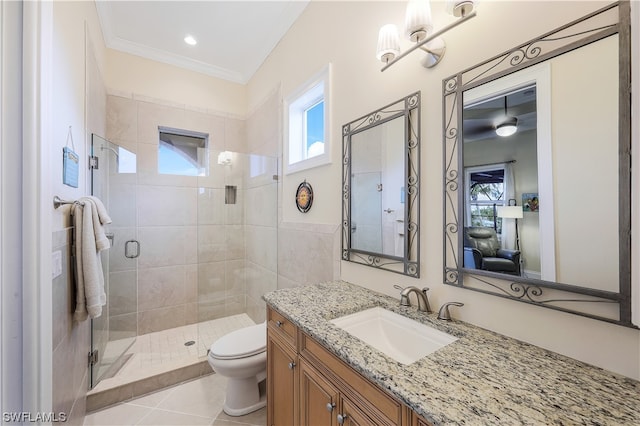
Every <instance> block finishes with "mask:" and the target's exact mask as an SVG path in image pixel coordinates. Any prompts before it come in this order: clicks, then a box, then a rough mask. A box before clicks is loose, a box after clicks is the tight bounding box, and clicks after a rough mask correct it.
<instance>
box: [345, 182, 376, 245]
mask: <svg viewBox="0 0 640 426" xmlns="http://www.w3.org/2000/svg"><path fill="white" fill-rule="evenodd" d="M380 175H381V173H380V172H368V173H355V174H354V175H353V176H352V177H351V184H352V186H353V199H352V200H351V244H352V246H353V247H357V248H358V250H363V251H369V252H374V253H382V184H381V182H380V180H381V179H380V177H381V176H380Z"/></svg>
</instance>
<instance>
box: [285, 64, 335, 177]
mask: <svg viewBox="0 0 640 426" xmlns="http://www.w3.org/2000/svg"><path fill="white" fill-rule="evenodd" d="M329 70H330V67H329V66H327V67H325V68H324V70H323V71H322V72H320V73H319V74H317V75H316V76H315V77H314V78H312V79H310V80H309V81H307V82H306V83H305V84H304V85H302V86H301V87H300V88H298V90H296V91H295V92H294V93H293V94H292V95H290V96H289V97H288V98H287V99H286V100H285V129H288V131H287V132H286V133H285V134H286V138H285V141H286V146H285V149H284V154H285V173H292V172H296V171H300V170H305V169H309V168H311V167H316V166H320V165H323V164H327V163H329V162H330V161H331V157H330V149H329V148H330V144H329V140H328V136H329V131H328V128H329V123H328V106H329Z"/></svg>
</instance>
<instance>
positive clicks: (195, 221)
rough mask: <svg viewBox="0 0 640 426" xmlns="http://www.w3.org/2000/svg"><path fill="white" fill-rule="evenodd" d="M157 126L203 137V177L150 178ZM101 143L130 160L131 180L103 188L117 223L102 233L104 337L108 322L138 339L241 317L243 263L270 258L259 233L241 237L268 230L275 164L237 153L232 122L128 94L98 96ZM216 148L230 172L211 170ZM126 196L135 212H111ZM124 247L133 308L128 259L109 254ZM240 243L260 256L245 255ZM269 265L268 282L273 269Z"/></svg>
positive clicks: (237, 122) (239, 144)
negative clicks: (103, 121)
mask: <svg viewBox="0 0 640 426" xmlns="http://www.w3.org/2000/svg"><path fill="white" fill-rule="evenodd" d="M158 126H165V127H171V128H177V129H184V130H191V131H197V132H203V133H207V134H209V175H208V176H206V177H191V176H174V175H161V174H158V172H157V162H158V160H157V151H158ZM107 139H109V140H110V141H111V142H113V143H115V144H118V145H120V146H122V147H124V148H126V149H128V150H130V151H132V152H134V153H135V154H136V155H137V157H138V158H137V164H138V169H137V176H136V178H135V179H136V182H135V183H133V184H132V183H131V182H122V184H121V185H112V188H111V190H110V198H111V199H110V200H109V204H110V206H112V207H111V208H112V209H115V210H114V214H116V215H117V214H118V213H122V219H123V220H118V221H117V222H119V223H120V224H121V226H122V229H119V228H118V224H117V222H116V218H114V224H113V225H112V228H111V229H112V231H113V232H114V234H115V241H114V247H113V249H112V253H111V259H112V260H111V262H112V263H111V265H112V276H111V279H110V284H111V294H110V301H111V306H112V307H113V309H112V313H113V317H112V318H111V320H112V323H111V324H112V329H114V328H118V324H120V327H121V328H123V329H128V328H130V327H131V325H132V323H133V322H135V321H136V320H137V322H138V334H145V333H149V332H153V331H158V330H162V329H167V328H172V327H177V326H181V325H185V324H190V323H195V322H199V321H205V320H209V319H214V318H219V317H223V316H228V315H233V314H237V313H241V312H247V311H248V309H247V300H248V297H247V285H246V277H247V276H251V275H252V273H251V272H250V271H249V272H248V271H247V268H248V266H247V265H248V259H250V258H251V254H252V253H270V254H271V253H273V252H274V250H275V248H276V247H275V246H274V247H273V248H266V247H265V241H266V242H267V244H268V242H269V241H271V238H269V237H268V236H267V237H266V239H263V238H262V237H263V236H264V235H263V234H264V232H263V233H262V234H261V235H259V238H258V240H256V239H253V238H252V236H254V235H256V234H255V233H253V232H249V233H248V235H247V231H246V229H247V227H246V226H245V223H247V224H254V222H255V224H256V225H257V226H258V227H259V228H260V230H261V231H263V230H264V229H265V228H266V227H267V226H266V225H271V226H272V227H273V229H274V230H275V227H276V222H275V219H273V220H271V221H270V223H268V222H269V220H268V219H267V218H268V217H269V216H271V217H273V218H275V217H276V211H277V204H276V198H275V197H276V190H277V187H276V185H275V183H274V181H273V177H272V176H273V175H274V174H276V173H277V169H276V160H275V158H267V157H264V156H260V155H248V154H247V144H246V131H245V121H244V120H242V119H239V118H234V117H224V116H221V115H218V114H215V113H210V112H206V111H194V110H190V109H188V108H186V107H184V106H180V105H175V104H166V103H162V102H160V101H156V100H152V99H147V98H144V99H142V98H138V97H135V96H133V97H125V96H117V95H110V96H108V101H107ZM225 150H226V151H231V152H233V156H232V162H231V165H227V166H222V165H218V163H217V157H218V154H219V153H220V152H221V151H225ZM122 179H126V178H122ZM117 181H118V179H116V182H117ZM225 186H234V187H236V190H237V197H236V203H235V204H225ZM132 192H133V193H134V197H135V198H136V201H135V203H134V204H135V206H133V205H131V203H129V204H128V205H124V206H120V207H113V206H116V204H117V200H119V199H126V198H127V196H129V199H130V198H131V197H130V195H131V193H132ZM248 199H250V200H251V202H250V203H249V204H247V203H248V201H247V200H248ZM256 203H258V204H256ZM261 203H264V204H261ZM270 210H272V211H273V214H271V215H270V214H269V211H270ZM256 215H257V219H254V217H255V216H256ZM135 220H137V227H136V226H134V224H135ZM136 233H137V235H136ZM272 234H275V232H272ZM274 236H275V235H274ZM128 239H137V240H139V241H140V246H141V249H140V257H139V258H138V259H137V266H138V288H137V306H135V305H136V304H135V303H132V301H135V296H136V295H135V294H133V292H135V282H134V281H133V275H131V274H128V272H130V271H131V270H132V269H133V268H132V266H133V265H131V263H132V262H135V261H132V260H130V259H126V258H124V256H121V255H119V254H118V253H123V252H124V241H126V240H128ZM247 241H248V242H249V244H253V243H255V244H260V245H261V248H260V249H255V248H252V246H249V247H248V248H247V246H246V244H247ZM273 241H274V245H275V240H273ZM265 263H269V261H268V260H266V261H265V260H262V259H257V260H256V262H255V263H253V264H252V265H251V266H252V267H253V266H254V265H255V264H257V265H260V266H265ZM271 264H272V265H273V266H271V270H272V271H273V273H274V274H275V267H276V265H275V261H271ZM267 269H268V266H267ZM261 272H262V271H261ZM118 275H120V276H118ZM273 288H275V285H273ZM260 296H261V295H260ZM261 302H262V301H261V299H259V297H258V298H257V300H253V301H252V306H254V308H253V309H252V312H259V311H260V308H258V307H256V305H259V304H263V302H262V303H261ZM254 315H259V313H258V314H254ZM254 315H252V316H254ZM258 319H259V318H256V320H258Z"/></svg>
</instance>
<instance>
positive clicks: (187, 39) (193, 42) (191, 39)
mask: <svg viewBox="0 0 640 426" xmlns="http://www.w3.org/2000/svg"><path fill="white" fill-rule="evenodd" d="M184 42H185V43H187V44H188V45H189V46H195V45H196V44H198V40H196V39H195V38H194V37H193V36H192V35H190V34H187V35H186V36H185V37H184Z"/></svg>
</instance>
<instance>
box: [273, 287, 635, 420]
mask: <svg viewBox="0 0 640 426" xmlns="http://www.w3.org/2000/svg"><path fill="white" fill-rule="evenodd" d="M263 298H264V300H265V301H266V302H267V303H268V304H269V305H270V306H271V307H272V308H273V309H275V310H277V311H278V312H280V313H281V314H283V315H285V316H286V317H288V318H289V319H290V320H291V321H292V322H293V323H294V324H296V325H297V326H298V327H299V328H300V329H301V330H303V331H304V332H306V333H307V334H309V335H310V336H312V337H313V338H315V339H316V340H317V341H319V342H320V343H322V344H323V345H324V346H326V347H327V349H329V350H330V351H332V352H333V353H335V354H336V355H337V356H338V357H339V358H340V359H342V360H343V361H345V362H346V363H347V364H349V365H350V366H351V367H353V368H354V369H355V370H357V371H358V372H360V373H361V374H362V375H364V376H365V377H367V378H368V379H370V380H371V381H373V382H374V383H377V384H378V385H379V386H380V387H382V388H383V389H386V390H388V392H389V393H390V394H391V395H393V396H395V398H397V399H398V400H400V401H403V402H404V403H405V404H406V405H408V406H409V407H410V408H411V409H413V410H414V411H415V412H417V413H418V414H420V415H421V416H423V417H424V418H425V419H427V420H429V421H431V422H432V423H434V424H436V425H450V424H481V425H489V424H494V425H521V424H526V425H551V424H558V425H559V424H562V425H574V424H576V425H577V424H580V425H584V424H594V425H595V424H597V425H616V426H618V425H640V382H638V381H636V380H633V379H630V378H626V377H623V376H619V375H616V374H614V373H611V372H608V371H605V370H602V369H599V368H597V367H593V366H590V365H588V364H585V363H582V362H580V361H577V360H574V359H571V358H568V357H566V356H563V355H559V354H557V353H554V352H551V351H548V350H545V349H542V348H539V347H537V346H533V345H530V344H527V343H524V342H521V341H518V340H516V339H512V338H510V337H506V336H503V335H500V334H497V333H493V332H491V331H487V330H485V329H482V328H479V327H476V326H473V325H471V324H467V323H463V322H460V321H451V322H446V321H441V320H438V319H436V314H425V313H423V312H418V311H417V310H416V308H414V307H402V306H399V302H398V299H394V298H392V297H389V296H386V295H383V294H380V293H376V292H373V291H371V290H368V289H365V288H362V287H359V286H356V285H353V284H350V283H347V282H344V281H334V282H328V283H322V284H317V285H311V286H304V287H297V288H289V289H281V290H276V291H273V292H270V293H268V294H266V295H265V296H264V297H263ZM375 306H380V307H384V308H386V309H389V310H391V311H394V312H397V313H400V314H402V315H405V316H407V317H410V318H412V319H415V320H417V321H419V322H422V323H424V324H427V325H430V326H432V327H434V328H437V329H439V330H441V331H444V332H446V333H449V334H451V335H454V336H456V337H458V340H457V341H455V342H454V343H451V344H449V345H447V346H445V347H444V348H442V349H440V350H438V351H436V352H434V353H432V354H430V355H427V356H426V357H424V358H422V359H420V360H418V361H416V362H415V363H413V364H411V365H403V364H401V363H399V362H397V361H395V360H393V359H392V358H389V357H387V356H386V355H385V354H383V353H382V352H379V351H378V350H376V349H374V348H372V347H371V346H369V345H367V344H365V343H364V342H362V341H361V340H359V339H357V338H355V337H353V336H351V335H350V334H348V333H347V332H346V331H344V330H342V329H339V328H337V327H336V326H335V325H333V324H332V323H330V322H329V320H331V319H334V318H338V317H340V316H343V315H347V314H350V313H354V312H358V311H361V310H363V309H367V308H370V307H375Z"/></svg>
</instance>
